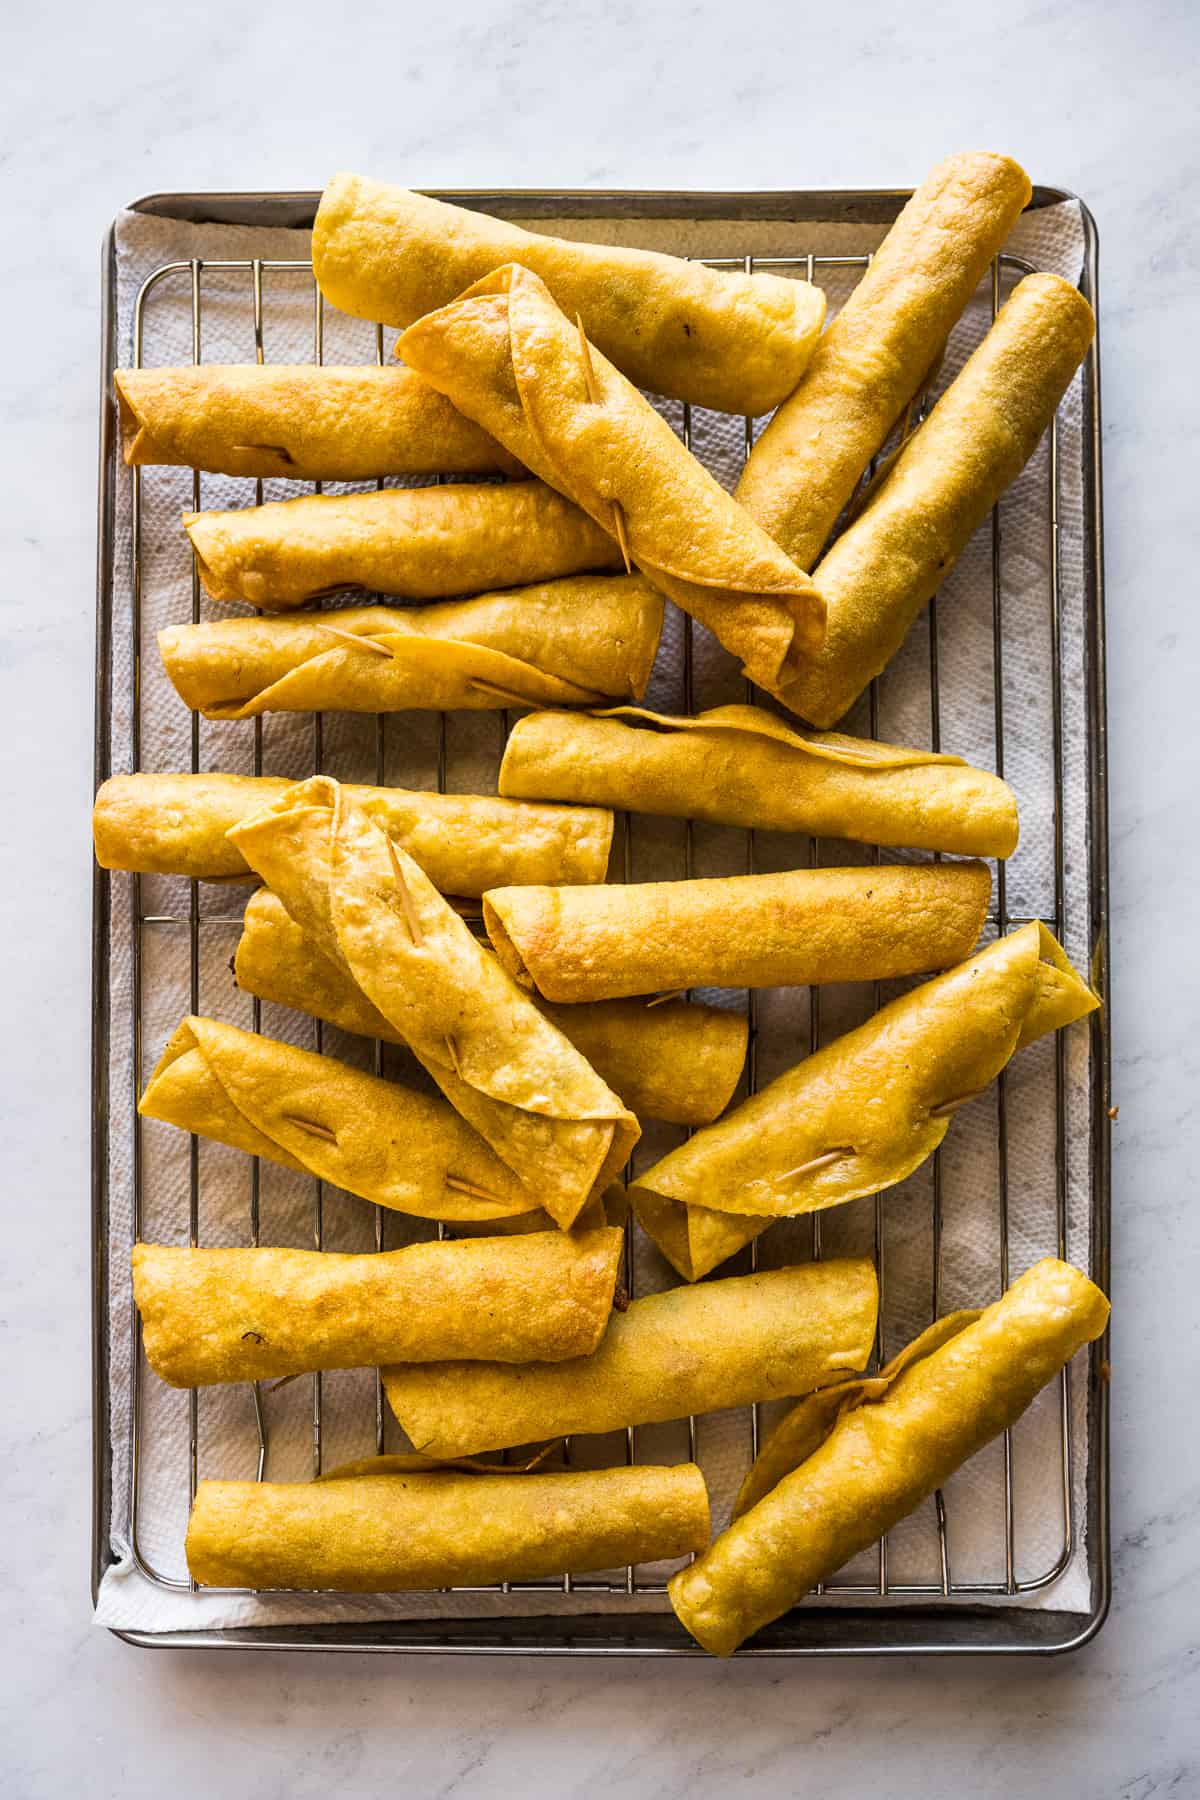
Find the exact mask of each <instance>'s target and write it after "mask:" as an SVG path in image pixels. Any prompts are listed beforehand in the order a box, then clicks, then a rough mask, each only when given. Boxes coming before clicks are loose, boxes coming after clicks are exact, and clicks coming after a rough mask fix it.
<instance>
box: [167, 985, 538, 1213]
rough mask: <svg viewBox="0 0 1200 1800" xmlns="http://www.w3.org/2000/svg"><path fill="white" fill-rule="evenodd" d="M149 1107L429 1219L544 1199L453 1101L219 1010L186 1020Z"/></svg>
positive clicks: (529, 1206)
mask: <svg viewBox="0 0 1200 1800" xmlns="http://www.w3.org/2000/svg"><path fill="white" fill-rule="evenodd" d="M138 1111H139V1112H140V1113H141V1114H142V1115H143V1117H145V1118H149V1119H163V1120H165V1121H166V1122H167V1123H168V1124H170V1125H177V1126H179V1128H180V1129H181V1130H182V1131H194V1132H197V1133H199V1134H200V1135H201V1136H202V1137H210V1138H216V1139H218V1140H219V1142H221V1143H222V1144H232V1145H233V1146H234V1148H235V1149H238V1150H245V1151H248V1152H249V1154H250V1155H251V1156H266V1157H269V1158H270V1160H271V1161H272V1162H277V1163H282V1164H283V1165H284V1167H285V1168H288V1169H299V1170H300V1171H302V1172H304V1173H307V1174H310V1175H315V1176H317V1177H318V1179H319V1180H321V1181H328V1182H331V1183H332V1184H333V1185H334V1186H335V1187H339V1188H344V1189H345V1190H346V1192H347V1193H351V1194H357V1195H358V1196H359V1197H360V1198H361V1199H363V1200H370V1201H373V1202H374V1203H375V1204H376V1205H377V1206H388V1207H391V1208H393V1209H394V1210H395V1211H397V1212H403V1213H411V1214H413V1215H414V1216H415V1217H417V1218H421V1219H444V1220H446V1221H452V1222H457V1221H460V1220H464V1219H484V1220H487V1219H508V1218H514V1217H516V1216H518V1215H520V1214H527V1213H529V1212H531V1211H532V1210H533V1209H534V1208H536V1206H537V1195H536V1193H531V1192H530V1191H529V1190H528V1189H526V1188H523V1187H522V1186H521V1183H520V1182H519V1181H518V1180H517V1178H516V1177H515V1176H514V1174H513V1173H512V1170H511V1169H509V1168H507V1167H506V1166H505V1164H504V1163H502V1162H501V1161H500V1158H499V1157H498V1156H496V1155H495V1154H494V1153H493V1152H492V1151H491V1150H489V1149H488V1147H487V1145H486V1144H485V1143H484V1141H483V1139H482V1138H481V1137H479V1135H478V1134H477V1133H476V1132H474V1131H472V1130H471V1127H470V1126H469V1125H468V1124H466V1122H465V1121H464V1120H463V1119H461V1118H460V1117H459V1115H458V1113H456V1112H455V1110H454V1108H453V1107H452V1106H448V1105H447V1104H446V1102H445V1101H442V1100H434V1099H431V1098H429V1097H428V1096H426V1095H425V1094H418V1093H415V1092H414V1091H413V1090H412V1089H411V1088H406V1087H401V1086H400V1085H399V1083H397V1082H394V1081H381V1080H380V1079H379V1078H378V1077H377V1076H374V1075H368V1074H366V1073H365V1072H364V1071H363V1070H362V1069H354V1068H350V1067H348V1066H347V1065H346V1064H345V1063H340V1062H335V1061H334V1059H333V1058H332V1057H329V1056H318V1055H315V1054H314V1053H313V1052H312V1051H311V1050H299V1049H297V1048H296V1046H295V1045H294V1044H281V1043H277V1042H276V1041H275V1040H274V1039H273V1038H267V1037H262V1036H260V1035H259V1033H257V1032H253V1031H239V1030H238V1028H237V1026H235V1025H225V1024H222V1023H221V1022H219V1021H218V1020H216V1019H204V1018H197V1017H194V1016H193V1017H189V1018H186V1019H184V1020H183V1022H182V1023H181V1024H180V1025H179V1026H178V1028H177V1029H176V1030H175V1032H174V1033H173V1034H172V1036H171V1038H170V1040H169V1041H168V1043H167V1046H166V1048H165V1049H164V1051H163V1053H162V1056H161V1057H160V1058H159V1062H158V1066H157V1068H156V1069H155V1071H154V1073H153V1075H152V1076H151V1077H150V1080H149V1081H148V1082H147V1084H146V1090H145V1092H144V1093H143V1095H142V1097H141V1100H140V1101H139V1103H138ZM541 1224H542V1228H543V1229H544V1230H549V1229H550V1226H551V1224H552V1221H551V1220H549V1219H548V1218H546V1217H545V1216H544V1215H543V1216H542V1219H541Z"/></svg>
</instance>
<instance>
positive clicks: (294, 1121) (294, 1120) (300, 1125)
mask: <svg viewBox="0 0 1200 1800" xmlns="http://www.w3.org/2000/svg"><path fill="white" fill-rule="evenodd" d="M281 1117H282V1118H283V1120H284V1122H285V1123H286V1124H288V1125H294V1126H295V1127H296V1129H297V1130H298V1131H306V1132H307V1133H308V1135H309V1136H310V1137H317V1138H324V1139H325V1142H326V1143H327V1144H336V1143H337V1132H336V1131H330V1129H329V1127H328V1125H318V1124H317V1121H316V1120H315V1119H302V1118H300V1117H299V1116H298V1115H297V1114H296V1113H283V1114H281Z"/></svg>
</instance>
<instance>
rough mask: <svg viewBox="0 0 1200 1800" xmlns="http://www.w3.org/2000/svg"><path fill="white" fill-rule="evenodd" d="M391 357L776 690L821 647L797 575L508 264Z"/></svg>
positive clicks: (545, 294) (820, 606)
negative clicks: (569, 504)
mask: <svg viewBox="0 0 1200 1800" xmlns="http://www.w3.org/2000/svg"><path fill="white" fill-rule="evenodd" d="M401 347H402V349H403V353H404V356H405V357H406V359H407V360H408V361H409V362H410V363H411V364H412V365H413V367H414V368H416V369H418V370H419V371H420V373H421V374H422V375H424V376H425V377H426V378H427V379H428V380H429V381H431V382H432V383H433V385H434V387H436V388H440V389H441V390H442V392H443V393H445V394H446V395H448V396H449V398H450V399H451V400H453V402H454V404H455V405H456V406H457V407H459V409H460V410H461V411H462V412H465V413H466V414H467V415H468V417H469V418H473V419H475V420H477V421H478V422H479V424H481V425H482V426H483V427H484V429H485V430H486V431H489V432H492V433H493V434H494V435H495V436H496V437H498V438H499V440H500V442H501V443H503V444H504V445H505V446H506V447H507V448H508V449H509V450H511V451H512V453H513V455H514V456H516V457H517V458H518V459H519V460H520V461H522V462H524V463H525V464H526V466H527V467H529V468H531V469H532V470H533V471H534V473H535V474H536V475H539V476H541V478H542V480H543V481H545V482H548V483H549V484H550V485H551V487H555V488H558V489H559V490H560V491H561V492H562V493H564V494H567V495H569V496H570V498H571V499H572V500H574V501H575V502H576V503H577V504H578V505H579V506H580V507H582V508H583V510H584V511H585V512H586V513H588V514H590V516H591V518H592V519H594V520H595V521H596V523H597V525H599V526H603V527H604V529H605V530H606V531H609V532H611V533H612V534H613V535H614V537H615V538H616V540H617V541H618V542H619V544H620V546H621V551H622V553H623V554H625V555H626V557H627V560H630V559H631V560H632V561H633V562H634V563H636V564H637V566H638V568H639V569H641V571H642V573H643V574H644V575H645V576H646V577H647V578H648V579H649V580H650V581H652V582H653V583H654V585H655V587H657V588H660V589H661V590H662V592H663V593H664V594H666V595H667V596H668V597H669V598H670V599H672V600H674V601H675V602H676V603H677V605H679V606H681V607H682V608H683V609H684V611H685V612H688V613H691V614H692V615H693V616H694V617H695V618H697V619H699V620H700V622H701V624H703V625H707V626H708V628H709V629H710V630H711V631H712V632H714V633H715V634H716V636H717V637H718V638H719V639H720V640H721V642H722V643H723V644H724V646H725V648H726V649H727V650H729V651H731V652H732V653H733V655H735V656H737V657H739V658H740V660H741V662H742V665H743V668H744V670H745V673H746V674H747V675H748V676H750V677H751V678H752V679H753V680H755V681H757V682H759V683H761V684H762V685H763V686H767V687H781V686H786V685H787V683H788V682H789V681H791V680H793V679H794V678H795V677H796V675H797V674H798V673H799V672H800V669H801V668H802V666H803V662H804V658H805V657H806V656H811V655H812V654H813V653H814V652H815V651H817V650H818V649H819V647H820V645H821V642H822V638H823V635H824V618H825V603H824V601H823V600H822V598H821V596H820V594H819V593H818V592H817V590H816V588H815V587H814V585H813V583H812V582H811V581H810V579H809V577H808V576H807V575H805V574H804V573H803V572H802V571H801V570H800V569H798V568H797V567H796V565H795V563H793V562H791V561H790V560H789V559H788V557H786V556H785V555H784V553H783V551H782V550H781V549H780V548H779V546H778V544H776V543H775V542H774V540H773V539H772V538H769V537H768V536H767V534H766V532H765V531H764V530H763V529H762V527H761V526H760V525H758V524H756V523H755V521H754V520H753V519H752V518H751V517H750V515H749V513H747V512H746V511H745V510H744V509H743V508H742V507H740V506H738V504H737V502H736V501H735V500H733V499H731V497H730V496H729V495H728V494H727V493H726V492H725V490H724V488H723V487H721V486H720V484H719V483H718V482H717V481H715V480H714V479H713V477H712V476H711V475H710V474H709V473H708V471H707V470H706V469H705V468H704V466H703V465H702V464H701V463H699V462H697V460H696V458H695V457H694V456H693V455H692V453H691V451H690V450H688V449H687V448H686V447H685V446H684V444H683V443H682V442H681V441H680V439H679V438H678V437H677V436H676V435H675V433H674V431H673V430H672V429H671V427H670V425H669V424H668V423H667V421H666V420H665V419H664V418H663V417H662V416H661V414H659V413H657V412H655V410H654V408H653V407H652V406H651V405H650V403H649V401H648V400H646V399H645V398H644V397H643V396H642V395H641V394H639V393H638V391H637V389H636V388H635V387H633V386H631V384H630V383H629V382H628V381H627V380H626V379H625V377H624V376H623V375H621V374H619V373H618V372H617V370H616V369H615V368H614V367H613V365H612V364H611V363H610V362H608V361H607V360H606V359H605V358H604V357H603V356H602V355H601V354H600V353H599V351H598V350H595V349H593V348H591V347H590V346H589V344H588V340H587V339H586V338H585V337H584V335H583V333H582V330H581V329H580V328H579V326H578V325H577V323H576V322H575V320H574V319H569V318H568V317H567V316H566V314H565V313H563V312H561V311H560V310H559V308H558V307H557V306H556V305H555V303H554V301H553V300H552V299H551V297H550V293H549V291H548V289H547V288H546V285H545V283H544V282H542V281H540V280H539V279H538V277H537V276H536V275H533V274H531V273H530V272H529V270H527V269H522V268H520V267H518V266H517V265H515V264H511V265H510V266H509V267H508V268H505V269H497V270H496V271H495V273H494V274H492V275H489V276H488V277H487V279H486V280H484V281H480V282H479V283H477V285H476V286H475V287H473V288H470V289H468V291H467V292H466V293H465V294H463V295H462V296H461V298H460V299H458V300H456V301H454V303H453V304H452V305H450V306H446V307H443V308H442V310H441V311H440V312H435V313H431V314H430V315H429V316H428V317H427V318H423V319H421V320H420V321H419V322H418V323H417V324H416V325H412V326H410V327H409V329H408V330H407V331H406V332H405V334H404V337H403V339H402V340H401Z"/></svg>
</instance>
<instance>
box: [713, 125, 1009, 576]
mask: <svg viewBox="0 0 1200 1800" xmlns="http://www.w3.org/2000/svg"><path fill="white" fill-rule="evenodd" d="M1031 192H1032V189H1031V188H1030V185H1029V177H1028V176H1027V175H1026V173H1025V171H1024V169H1022V168H1020V167H1019V166H1018V165H1017V164H1016V163H1015V162H1013V161H1012V160H1011V158H1009V157H1007V156H992V155H989V154H987V153H984V152H979V151H969V152H967V153H966V154H964V155H961V156H950V157H947V159H946V161H945V162H942V163H939V164H938V166H937V168H936V169H934V170H933V171H932V173H931V174H929V175H928V176H926V178H925V180H924V181H923V182H922V183H921V185H920V187H919V188H918V189H917V190H916V192H915V193H914V194H913V197H912V199H911V200H910V201H909V202H908V204H907V205H906V206H905V208H904V210H903V212H901V214H900V216H899V218H898V219H897V220H896V223H895V224H894V225H893V226H892V228H891V230H890V231H889V232H888V234H887V236H886V237H885V238H884V240H883V243H882V244H881V245H880V246H879V248H878V250H877V251H876V252H875V254H874V256H873V257H872V259H871V265H870V267H869V268H868V269H867V271H866V273H865V274H864V275H863V278H862V280H861V281H860V282H859V284H858V286H857V287H856V288H855V290H854V292H853V293H852V294H851V296H850V298H849V299H848V300H847V302H846V304H845V306H843V307H842V309H841V311H840V312H839V313H838V315H837V317H836V318H835V319H834V320H833V322H832V324H831V325H830V327H829V329H828V331H826V333H825V335H824V337H822V338H821V340H820V342H819V343H818V345H817V348H816V350H815V352H814V354H813V358H812V361H811V362H810V363H809V365H808V368H807V369H806V370H805V373H804V376H803V379H802V380H801V381H800V383H799V385H798V387H797V388H796V390H795V392H794V393H793V394H791V395H790V397H789V398H788V399H786V400H785V401H784V403H783V405H782V406H781V407H780V408H779V410H778V412H777V413H776V414H775V417H774V418H773V419H772V420H771V422H770V424H769V425H768V426H767V428H766V430H765V431H764V432H763V434H762V436H761V437H760V438H759V440H758V442H757V443H756V444H755V446H754V449H753V451H752V452H751V454H750V457H749V459H748V461H747V463H746V467H745V469H744V471H743V473H742V478H741V480H740V482H739V483H738V487H737V497H738V499H739V500H740V501H741V503H742V505H743V506H744V507H745V508H746V510H747V512H750V513H753V515H754V517H755V518H756V519H757V520H758V521H759V523H760V525H762V526H764V527H765V529H766V530H767V531H769V532H770V534H771V536H772V537H773V538H774V539H775V540H776V542H777V543H779V544H781V545H782V546H783V548H784V549H785V550H786V551H787V553H788V555H789V556H790V557H792V558H793V560H794V561H795V562H798V563H799V565H800V567H801V568H802V569H811V568H812V567H813V565H814V563H815V562H816V561H817V558H818V557H819V556H820V554H821V551H822V549H823V548H824V545H825V540H826V539H827V538H828V536H829V534H830V532H831V531H832V530H833V527H834V524H835V522H836V520H837V517H838V515H839V513H840V512H841V510H842V508H843V507H844V506H845V504H846V502H847V501H848V500H849V498H850V496H851V494H852V493H853V492H854V488H855V484H856V483H857V481H858V478H859V476H860V475H861V474H862V473H863V471H864V469H865V468H866V467H867V465H868V463H869V462H870V460H871V458H872V457H873V456H874V455H875V453H876V452H877V451H878V450H879V449H880V448H881V447H882V445H883V442H884V439H885V438H886V437H887V435H888V433H889V431H890V430H891V429H892V426H893V425H894V424H895V423H896V421H897V419H899V418H900V415H901V414H902V413H903V411H904V409H905V407H906V406H908V405H909V403H910V402H911V401H912V400H913V399H914V398H915V396H916V394H917V393H918V391H919V389H920V388H921V386H922V384H923V383H924V381H925V380H926V378H927V377H928V376H929V374H930V372H931V370H932V369H933V367H934V365H935V363H936V362H937V360H938V358H939V356H940V355H941V352H942V346H943V345H944V344H945V341H946V339H947V337H948V336H949V335H950V330H951V327H952V326H953V324H954V322H955V320H956V319H957V318H958V316H959V314H960V313H961V312H962V311H963V309H964V308H965V307H966V305H967V302H968V301H969V300H970V298H971V296H972V294H973V293H974V292H975V289H976V287H977V285H978V283H979V281H980V280H981V279H982V277H983V274H984V272H985V270H986V269H987V266H988V264H989V263H990V262H991V260H992V258H993V256H995V254H996V252H997V251H998V250H999V248H1000V246H1001V244H1002V243H1003V242H1004V240H1005V238H1006V237H1007V236H1008V234H1009V232H1010V231H1011V229H1012V227H1013V225H1014V224H1015V223H1016V220H1017V217H1018V215H1019V214H1020V212H1021V209H1022V208H1023V207H1024V206H1025V205H1027V204H1028V201H1029V197H1030V194H1031Z"/></svg>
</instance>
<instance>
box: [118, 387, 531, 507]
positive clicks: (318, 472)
mask: <svg viewBox="0 0 1200 1800" xmlns="http://www.w3.org/2000/svg"><path fill="white" fill-rule="evenodd" d="M113 387H114V388H115V390H116V396H117V406H118V410H119V419H120V427H121V449H122V452H123V454H124V457H125V461H126V462H127V463H130V464H132V465H134V466H137V467H140V466H141V465H143V464H147V463H174V464H179V465H182V466H183V467H185V468H193V469H208V470H210V471H212V472H213V473H214V474H217V475H257V476H259V477H265V476H270V475H283V476H287V477H288V478H289V479H290V480H293V481H370V480H373V479H374V478H375V477H376V476H378V475H490V474H492V473H494V472H495V471H497V470H503V471H504V472H505V473H506V474H509V475H519V474H521V473H522V470H521V468H520V465H519V464H518V463H515V462H514V461H513V459H512V457H511V456H509V455H508V453H507V452H506V451H504V450H502V449H501V448H500V446H499V444H497V443H494V442H493V441H492V439H491V438H489V437H488V436H487V434H486V432H483V431H480V429H479V427H478V425H475V424H473V423H472V421H471V420H470V419H464V418H463V416H462V414H461V413H460V412H457V411H456V410H455V408H454V407H453V406H451V405H450V403H449V401H448V400H446V398H445V396H444V395H442V394H439V393H438V392H437V390H436V389H435V388H431V387H430V386H429V384H428V382H425V381H422V380H421V377H420V376H419V375H414V374H413V372H412V370H411V369H405V368H399V367H394V368H385V369H381V368H377V367H376V366H375V365H374V364H373V363H366V364H363V365H362V366H361V367H348V368H334V367H333V366H332V365H331V364H328V363H324V364H312V363H200V364H196V365H191V364H189V365H187V366H185V367H183V368H177V369H118V370H117V371H116V372H115V374H114V375H113Z"/></svg>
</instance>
